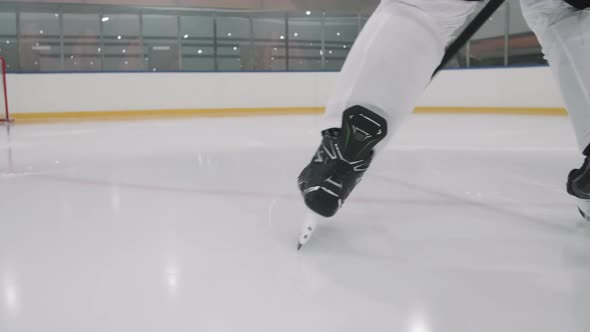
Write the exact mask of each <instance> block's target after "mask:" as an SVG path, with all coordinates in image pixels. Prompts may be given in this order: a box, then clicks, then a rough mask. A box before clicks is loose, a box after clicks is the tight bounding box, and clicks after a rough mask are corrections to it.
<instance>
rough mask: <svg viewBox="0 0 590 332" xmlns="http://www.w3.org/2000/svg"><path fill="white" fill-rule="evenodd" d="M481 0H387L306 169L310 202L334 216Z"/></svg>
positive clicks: (363, 38)
mask: <svg viewBox="0 0 590 332" xmlns="http://www.w3.org/2000/svg"><path fill="white" fill-rule="evenodd" d="M474 7H475V3H474V2H473V1H471V2H470V1H462V0H436V1H432V0H383V1H382V2H381V4H380V6H379V7H378V9H377V10H376V12H375V13H374V14H373V16H372V17H371V19H370V20H369V21H368V22H367V25H366V26H365V28H364V29H363V31H362V33H361V35H360V36H359V38H358V39H357V41H356V43H355V45H354V47H353V48H352V49H351V52H350V54H349V56H348V59H347V60H346V63H345V64H344V67H343V69H342V72H341V74H340V75H339V78H338V81H337V84H336V88H335V91H334V95H333V97H332V99H331V100H330V102H329V105H328V109H327V113H326V117H325V119H324V122H323V124H324V128H331V129H326V130H325V131H323V133H322V135H323V140H322V144H321V145H320V148H319V149H318V151H317V152H316V154H315V156H314V158H313V160H312V162H311V163H310V164H309V166H307V167H306V168H305V169H304V170H303V172H302V173H301V175H300V176H299V188H300V190H301V192H302V194H303V196H304V199H305V202H306V204H307V206H308V207H309V208H310V209H312V210H313V211H315V212H316V213H318V214H320V215H322V216H325V217H331V216H333V215H334V214H336V212H337V211H338V209H339V208H340V207H341V205H342V204H343V203H344V201H345V200H346V198H347V197H348V196H349V194H350V193H351V192H352V190H353V189H354V187H355V186H356V185H357V184H358V182H359V181H360V180H361V177H362V176H363V174H364V173H365V171H366V170H367V168H368V167H369V165H370V164H371V161H372V159H373V157H374V154H375V151H376V150H378V148H379V147H380V146H383V144H384V143H385V142H386V141H387V140H388V139H389V138H390V137H391V134H392V133H394V132H395V130H396V128H397V127H398V126H399V125H400V123H401V122H402V121H403V119H404V118H405V117H406V115H407V114H408V113H410V112H411V111H412V109H413V108H414V106H415V104H416V102H417V101H418V99H419V97H420V96H421V94H422V92H423V90H424V88H425V87H426V86H427V85H428V82H429V81H430V79H431V76H432V74H433V72H434V70H435V69H436V68H437V66H438V65H439V64H440V61H441V59H442V57H443V55H444V50H445V46H446V44H447V43H448V42H449V41H450V39H451V35H452V34H453V33H454V32H455V30H456V29H458V28H459V27H460V26H461V25H462V24H463V23H464V22H465V20H466V18H467V16H468V15H469V14H470V13H471V12H472V10H473V9H474Z"/></svg>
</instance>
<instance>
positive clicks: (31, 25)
mask: <svg viewBox="0 0 590 332" xmlns="http://www.w3.org/2000/svg"><path fill="white" fill-rule="evenodd" d="M20 33H21V39H20V43H19V46H20V69H21V70H23V71H55V70H61V69H62V68H61V50H60V27H59V14H57V13H30V12H24V13H21V15H20Z"/></svg>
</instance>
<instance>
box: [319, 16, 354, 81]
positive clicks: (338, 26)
mask: <svg viewBox="0 0 590 332" xmlns="http://www.w3.org/2000/svg"><path fill="white" fill-rule="evenodd" d="M325 29H326V32H325V36H326V54H325V58H326V66H325V67H326V70H335V71H339V70H340V69H341V68H342V65H343V64H344V61H345V60H346V57H347V56H348V53H349V51H350V48H351V47H352V45H353V43H354V41H355V40H356V37H357V36H358V30H359V20H358V17H327V18H326V23H325Z"/></svg>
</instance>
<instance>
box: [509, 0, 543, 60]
mask: <svg viewBox="0 0 590 332" xmlns="http://www.w3.org/2000/svg"><path fill="white" fill-rule="evenodd" d="M509 3H510V44H509V45H510V47H509V49H508V53H509V61H508V63H509V65H511V66H513V65H543V64H547V61H545V59H543V53H542V51H541V45H540V44H539V41H538V40H537V37H536V36H535V34H534V33H533V32H532V31H531V30H530V29H529V27H528V25H527V23H526V22H525V20H524V17H523V16H522V10H521V8H520V2H519V0H509Z"/></svg>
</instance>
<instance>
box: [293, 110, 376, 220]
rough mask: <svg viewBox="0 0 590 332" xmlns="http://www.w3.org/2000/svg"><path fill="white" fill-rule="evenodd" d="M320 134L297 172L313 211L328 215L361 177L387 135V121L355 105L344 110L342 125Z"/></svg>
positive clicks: (340, 203)
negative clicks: (317, 144)
mask: <svg viewBox="0 0 590 332" xmlns="http://www.w3.org/2000/svg"><path fill="white" fill-rule="evenodd" d="M322 136H323V140H322V144H321V145H320V147H319V149H318V151H317V152H316V154H315V156H314V158H313V160H312V161H311V163H310V164H309V165H308V166H307V167H306V168H305V169H304V170H303V172H302V173H301V175H299V190H301V193H302V194H303V198H304V200H305V204H306V205H307V206H308V207H309V208H310V209H311V210H312V211H314V212H315V213H317V214H319V215H321V216H324V217H326V218H329V217H332V216H334V215H335V214H336V212H338V210H339V209H340V208H341V207H342V204H343V203H344V201H345V200H346V199H347V198H348V196H349V195H350V193H351V192H352V190H353V189H354V187H356V185H357V184H358V183H359V182H360V181H361V178H362V176H363V174H365V171H366V170H367V168H368V167H369V165H370V164H371V161H372V160H373V154H374V150H373V149H374V148H375V146H376V145H377V144H378V143H379V142H381V141H382V140H383V139H384V138H385V137H386V136H387V122H386V120H385V119H384V118H382V117H381V116H379V115H377V114H376V113H373V112H371V111H369V110H368V109H366V108H364V107H361V106H354V107H351V108H349V109H348V110H346V111H345V112H344V114H343V119H342V128H332V129H327V130H324V131H323V132H322Z"/></svg>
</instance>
